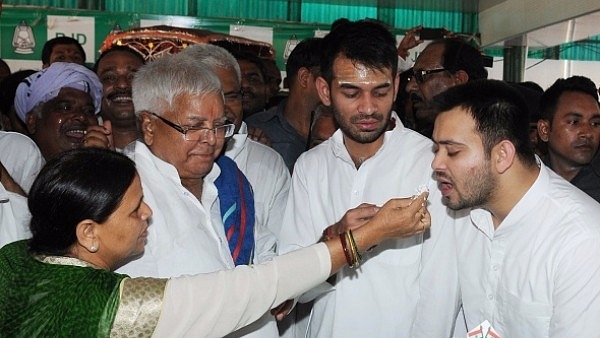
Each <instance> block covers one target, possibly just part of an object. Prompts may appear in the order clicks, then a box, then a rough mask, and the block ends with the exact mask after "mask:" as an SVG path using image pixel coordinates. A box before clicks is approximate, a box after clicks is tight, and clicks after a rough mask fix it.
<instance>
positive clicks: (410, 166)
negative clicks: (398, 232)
mask: <svg viewBox="0 0 600 338" xmlns="http://www.w3.org/2000/svg"><path fill="white" fill-rule="evenodd" d="M394 116H395V114H394ZM396 119H397V121H398V122H397V126H396V128H395V129H394V130H393V131H388V132H386V133H385V139H384V142H383V145H382V147H381V148H380V149H379V150H378V152H377V153H376V154H375V155H374V156H372V157H371V158H369V159H367V160H366V161H365V162H364V163H363V164H362V165H361V166H360V168H359V169H358V170H357V169H356V167H355V165H354V163H353V162H352V160H351V158H350V155H349V154H348V152H347V150H346V148H345V146H344V143H343V139H342V133H341V131H340V130H338V131H337V132H336V133H335V134H334V135H333V136H332V138H330V139H329V140H327V141H325V142H323V143H322V144H321V145H319V146H317V147H315V148H313V149H312V150H310V151H308V152H306V153H304V154H303V155H302V156H301V157H300V158H299V159H298V161H297V162H296V166H295V167H294V174H293V175H292V187H291V189H290V195H289V198H288V205H287V208H286V212H285V216H284V228H283V229H282V232H281V236H280V241H281V243H280V245H281V249H282V252H288V251H290V250H294V249H297V248H299V247H304V246H307V245H310V244H312V243H315V242H316V241H317V240H318V239H319V237H320V236H321V233H322V231H323V229H325V228H326V227H327V226H329V225H331V224H334V223H335V222H337V221H339V220H340V219H341V218H342V216H343V215H344V214H345V212H346V211H347V210H349V209H351V208H354V207H356V206H358V205H360V204H361V203H363V202H367V203H373V204H377V205H382V204H383V203H385V202H386V201H388V200H389V199H390V198H395V197H410V196H413V195H415V194H416V193H417V191H418V189H419V186H421V185H425V186H427V187H428V188H429V191H430V195H429V211H430V212H431V215H432V227H431V231H430V232H428V235H426V236H425V238H423V236H422V235H416V236H413V237H410V238H407V239H401V240H388V241H386V242H383V243H381V244H380V245H379V246H377V247H376V248H375V249H374V250H373V251H371V252H367V253H365V254H364V255H363V258H364V263H363V264H362V265H361V267H360V268H359V269H357V270H356V271H354V270H351V269H349V268H345V269H343V270H342V271H341V272H339V273H338V274H337V281H336V284H335V286H334V291H332V292H328V293H326V294H322V295H320V296H319V297H318V298H317V299H316V301H315V305H314V308H313V313H312V316H311V320H310V324H309V325H310V326H309V336H310V337H323V338H325V337H327V338H330V337H343V338H349V337H378V338H385V337H394V338H395V337H447V336H449V335H450V333H451V330H452V325H453V322H454V319H455V316H456V311H457V306H458V277H457V267H456V260H455V256H456V255H455V250H456V248H455V243H454V229H453V228H452V227H453V226H454V223H455V219H454V218H453V217H450V216H449V214H448V212H447V210H446V208H445V207H444V206H443V205H442V204H441V194H440V192H439V190H438V189H437V185H436V183H435V181H433V179H432V176H431V174H432V170H431V168H430V164H431V160H432V159H433V153H432V151H431V148H432V142H431V141H430V140H429V139H427V138H425V137H423V136H421V135H420V134H418V133H416V132H414V131H412V130H409V129H406V128H404V127H403V126H402V124H401V123H400V120H399V119H398V118H397V117H396ZM423 239H424V241H423Z"/></svg>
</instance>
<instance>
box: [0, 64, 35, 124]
mask: <svg viewBox="0 0 600 338" xmlns="http://www.w3.org/2000/svg"><path fill="white" fill-rule="evenodd" d="M35 72H36V71H35V70H33V69H25V70H19V71H17V72H14V73H12V74H10V75H9V76H7V77H5V78H4V79H2V81H0V112H1V113H2V114H5V115H8V112H9V111H10V108H11V107H12V106H13V104H14V103H15V94H16V93H17V87H18V86H19V84H20V83H21V81H23V80H24V79H25V78H26V77H28V76H29V75H31V74H33V73H35Z"/></svg>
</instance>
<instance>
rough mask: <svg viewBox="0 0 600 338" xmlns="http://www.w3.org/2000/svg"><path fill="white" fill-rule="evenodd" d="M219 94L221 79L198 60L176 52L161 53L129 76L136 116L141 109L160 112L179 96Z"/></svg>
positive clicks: (167, 109) (168, 108) (166, 108)
mask: <svg viewBox="0 0 600 338" xmlns="http://www.w3.org/2000/svg"><path fill="white" fill-rule="evenodd" d="M209 93H218V94H221V95H223V90H222V89H221V82H220V81H219V78H218V77H217V76H216V75H215V74H214V73H213V71H212V70H211V69H210V68H209V67H208V66H207V65H204V64H202V63H201V62H192V60H190V58H188V57H182V56H179V55H177V54H175V55H165V56H162V57H161V58H159V59H157V60H155V61H152V62H149V63H147V64H145V65H143V66H142V67H140V68H139V69H138V71H137V72H136V74H135V77H134V79H133V84H132V96H133V106H134V107H135V111H136V115H138V114H139V113H140V112H142V111H147V112H153V113H156V114H158V115H162V114H163V113H165V112H166V111H169V110H171V109H172V107H173V101H174V100H175V99H176V98H177V97H179V96H181V95H190V94H191V95H204V94H209Z"/></svg>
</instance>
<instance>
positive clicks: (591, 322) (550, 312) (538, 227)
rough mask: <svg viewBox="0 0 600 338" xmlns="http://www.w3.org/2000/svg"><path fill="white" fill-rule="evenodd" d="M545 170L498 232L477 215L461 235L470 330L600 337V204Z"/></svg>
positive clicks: (461, 264) (487, 218) (480, 213)
mask: <svg viewBox="0 0 600 338" xmlns="http://www.w3.org/2000/svg"><path fill="white" fill-rule="evenodd" d="M540 166H541V170H540V174H539V176H538V178H537V180H536V181H535V183H534V184H533V186H532V187H531V188H530V189H529V191H528V192H527V193H526V194H525V195H524V196H523V198H522V199H521V200H520V201H519V202H518V203H517V204H516V205H515V206H514V207H513V209H512V210H511V211H510V213H509V214H508V216H507V217H506V218H505V219H504V220H503V221H502V223H501V224H500V225H499V227H498V228H497V229H496V230H495V231H494V226H493V224H492V219H491V215H490V214H489V212H487V211H485V210H482V209H476V210H473V211H472V212H471V220H472V225H471V226H470V227H469V229H468V231H467V232H464V231H463V232H462V233H461V234H460V235H459V236H460V238H459V240H460V244H459V251H458V252H459V267H460V268H459V270H460V273H459V277H460V283H461V289H462V298H463V307H464V312H465V317H466V321H467V326H468V328H469V329H473V328H474V327H476V326H477V325H479V324H480V323H481V322H483V321H484V320H488V321H489V322H490V323H491V324H492V327H493V328H494V329H495V330H496V331H497V332H498V333H500V334H501V336H502V337H553V338H558V337H564V338H567V337H598V336H599V334H600V321H599V320H598V314H600V204H598V203H597V202H596V201H594V200H593V199H592V198H590V197H589V196H587V195H586V194H585V193H583V192H581V191H580V190H579V189H577V188H575V187H574V186H573V185H571V184H570V183H568V182H567V181H565V180H564V179H562V178H561V177H559V176H558V175H556V174H555V173H554V172H552V171H551V170H550V169H548V168H547V167H545V166H544V165H543V164H540Z"/></svg>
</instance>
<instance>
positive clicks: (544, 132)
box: [537, 120, 550, 142]
mask: <svg viewBox="0 0 600 338" xmlns="http://www.w3.org/2000/svg"><path fill="white" fill-rule="evenodd" d="M537 131H538V135H539V137H540V140H542V141H544V142H548V139H549V136H548V134H550V121H548V120H538V123H537Z"/></svg>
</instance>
